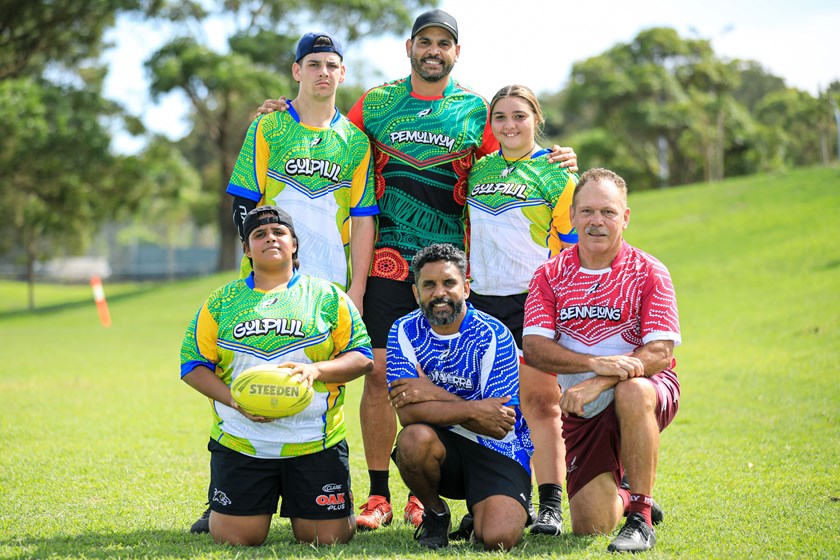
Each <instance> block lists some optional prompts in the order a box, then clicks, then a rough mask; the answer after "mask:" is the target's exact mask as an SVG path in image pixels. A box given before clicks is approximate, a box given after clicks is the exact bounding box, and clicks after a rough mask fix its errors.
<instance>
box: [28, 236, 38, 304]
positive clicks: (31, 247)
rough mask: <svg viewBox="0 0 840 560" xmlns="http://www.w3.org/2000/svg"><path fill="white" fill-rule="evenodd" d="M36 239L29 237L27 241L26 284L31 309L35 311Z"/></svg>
mask: <svg viewBox="0 0 840 560" xmlns="http://www.w3.org/2000/svg"><path fill="white" fill-rule="evenodd" d="M36 257H37V255H36V251H35V240H34V239H29V240H27V242H26V285H27V288H28V292H29V301H28V306H29V311H35V259H36Z"/></svg>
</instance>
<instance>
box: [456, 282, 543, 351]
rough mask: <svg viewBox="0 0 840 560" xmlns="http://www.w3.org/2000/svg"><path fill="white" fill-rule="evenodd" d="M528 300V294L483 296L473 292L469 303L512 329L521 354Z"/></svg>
mask: <svg viewBox="0 0 840 560" xmlns="http://www.w3.org/2000/svg"><path fill="white" fill-rule="evenodd" d="M526 299H528V294H527V293H525V294H516V295H513V296H483V295H481V294H477V293H475V292H472V291H471V292H470V297H469V299H468V300H467V301H469V302H470V303H471V304H472V305H473V307H475V308H476V309H478V310H479V311H483V312H485V313H487V314H488V315H492V316H493V317H495V318H496V319H498V320H499V321H501V322H502V323H503V324H504V325H505V326H506V327H507V328H508V329H510V332H511V333H512V334H513V339H514V340H515V341H516V347H517V348H519V351H520V352H521V351H522V324H523V323H524V322H525V300H526Z"/></svg>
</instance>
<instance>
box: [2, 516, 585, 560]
mask: <svg viewBox="0 0 840 560" xmlns="http://www.w3.org/2000/svg"><path fill="white" fill-rule="evenodd" d="M413 534H414V530H413V528H410V527H402V526H400V527H391V528H388V529H384V530H380V531H377V532H375V533H373V532H366V533H357V534H356V536H355V537H354V539H353V540H352V541H351V542H350V543H349V544H347V545H333V546H322V547H314V546H310V545H305V544H298V543H295V542H294V541H293V538H292V531H291V528H290V526H289V525H288V523H284V522H281V523H280V524H274V525H272V529H271V532H270V533H269V535H268V539H267V540H266V542H265V544H263V545H262V546H260V547H254V548H238V547H231V546H225V545H217V544H215V543H213V541H212V539H211V538H210V535H207V534H204V535H193V534H190V533H188V532H186V531H176V530H141V531H128V532H120V531H116V530H115V531H113V532H108V533H101V532H100V533H81V534H76V535H69V534H67V535H60V536H55V537H46V538H39V537H34V536H25V537H19V538H3V539H0V557H2V558H9V559H17V558H47V557H49V558H62V557H64V558H79V557H82V558H88V559H91V558H97V559H98V558H101V559H106V558H107V559H111V558H116V557H119V558H139V557H142V558H208V557H212V558H254V557H259V558H345V559H346V558H353V557H359V558H370V557H372V556H382V557H398V558H407V557H426V558H432V557H453V558H454V557H457V558H465V557H470V556H474V555H475V556H480V557H484V556H485V553H484V552H483V551H481V550H479V549H477V548H474V547H473V546H472V545H470V544H468V543H465V542H463V541H458V542H454V543H451V544H450V546H449V547H448V548H444V549H441V550H437V551H432V550H428V549H425V548H423V547H421V546H420V545H419V544H417V543H416V542H415V541H414V539H413ZM593 540H595V539H594V538H592V537H575V536H573V535H571V534H568V533H567V534H563V535H560V536H559V537H547V536H531V535H527V534H526V536H525V538H524V539H523V541H522V543H520V545H519V546H518V547H517V548H515V549H514V550H512V551H511V552H510V553H508V556H516V557H534V556H547V555H551V556H563V555H566V554H568V555H569V556H572V555H574V556H576V557H577V556H579V555H580V553H581V552H582V551H583V550H584V549H586V548H587V547H589V545H590V544H591V543H592V541H593Z"/></svg>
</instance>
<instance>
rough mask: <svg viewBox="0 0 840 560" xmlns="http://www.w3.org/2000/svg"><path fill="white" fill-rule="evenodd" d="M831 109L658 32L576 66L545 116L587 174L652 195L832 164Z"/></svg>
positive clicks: (703, 45) (760, 72) (753, 68)
mask: <svg viewBox="0 0 840 560" xmlns="http://www.w3.org/2000/svg"><path fill="white" fill-rule="evenodd" d="M828 105H829V100H828V99H826V100H820V99H815V98H813V97H811V96H810V95H809V94H807V93H805V92H795V91H794V90H789V89H788V88H787V87H786V86H785V84H784V80H782V79H781V78H778V77H776V76H773V75H772V74H769V73H768V72H766V71H765V70H764V69H763V68H762V67H761V66H760V65H759V64H758V63H755V62H752V61H740V60H733V61H727V60H722V59H721V58H720V57H718V56H716V55H715V53H714V51H713V50H712V48H711V45H710V43H709V42H708V41H707V40H704V39H685V38H682V37H680V36H679V34H678V33H677V32H676V31H675V30H673V29H669V28H653V29H648V30H645V31H642V32H641V33H639V34H638V35H637V36H636V37H635V39H633V41H631V42H629V43H619V44H617V45H615V46H614V47H612V48H610V49H608V50H607V51H606V52H604V53H602V54H600V55H598V56H594V57H592V58H589V59H587V60H584V61H582V62H579V63H577V64H575V65H574V66H573V69H572V75H571V79H570V82H569V84H568V86H567V87H566V88H565V90H564V91H562V92H561V93H560V94H557V95H555V96H552V97H551V98H549V102H548V104H547V107H546V113H547V114H548V115H549V116H556V115H562V116H563V118H562V119H561V122H562V123H563V124H562V126H561V127H559V128H554V129H550V130H549V133H550V134H552V135H554V136H557V135H559V134H563V135H564V141H565V142H568V143H572V144H573V145H574V146H575V147H576V149H577V151H578V153H580V154H584V161H585V163H586V165H587V166H598V165H603V166H609V167H613V168H615V169H620V170H621V171H622V174H623V175H625V176H626V178H627V179H628V180H629V182H630V184H631V186H632V187H633V188H650V187H652V186H656V185H659V186H666V185H679V184H684V183H689V182H695V181H703V180H705V181H715V180H720V179H722V178H723V177H724V176H725V175H728V174H745V173H754V172H757V171H760V170H769V169H773V168H776V167H779V166H781V165H791V164H793V165H809V164H814V163H817V162H822V163H828V161H829V160H830V157H829V152H830V147H831V145H833V140H832V136H831V133H832V131H833V130H836V129H835V128H834V124H833V123H832V119H831V111H830V110H829V107H828ZM590 156H591V158H590ZM820 158H822V159H820Z"/></svg>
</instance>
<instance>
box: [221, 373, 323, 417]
mask: <svg viewBox="0 0 840 560" xmlns="http://www.w3.org/2000/svg"><path fill="white" fill-rule="evenodd" d="M291 372H292V370H291V369H290V368H287V367H279V366H276V365H273V364H263V365H259V366H254V367H252V368H248V369H246V370H245V371H243V372H242V373H240V374H239V375H238V376H237V377H236V379H235V380H234V381H233V384H232V385H231V386H230V392H231V394H232V395H233V400H234V401H236V404H238V405H239V407H240V408H241V409H242V410H244V411H245V412H248V413H250V414H253V415H255V416H264V417H266V418H284V417H286V416H292V415H293V414H297V413H298V412H300V411H302V410H303V409H305V408H306V407H307V406H309V403H311V402H312V396H313V394H314V391H313V390H312V388H311V387H307V386H306V384H305V383H301V382H300V381H299V379H298V378H297V377H292V375H291Z"/></svg>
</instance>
